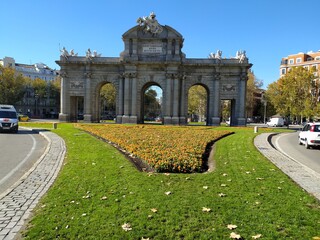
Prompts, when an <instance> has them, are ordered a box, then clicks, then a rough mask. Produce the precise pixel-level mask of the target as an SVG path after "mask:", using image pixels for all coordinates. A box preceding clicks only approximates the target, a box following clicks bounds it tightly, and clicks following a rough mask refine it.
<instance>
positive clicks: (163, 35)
mask: <svg viewBox="0 0 320 240" xmlns="http://www.w3.org/2000/svg"><path fill="white" fill-rule="evenodd" d="M148 18H149V17H146V18H143V19H142V18H139V19H138V21H139V20H141V22H140V23H138V25H137V26H135V27H133V28H131V29H129V30H128V31H127V32H125V33H124V34H123V35H122V40H123V42H124V48H125V49H124V51H123V52H122V53H121V54H120V59H121V60H122V61H126V62H130V61H144V62H159V61H160V62H163V61H181V60H182V59H183V58H185V54H183V53H182V47H183V41H184V39H183V37H182V35H181V34H180V33H179V32H178V31H176V30H175V29H173V28H172V27H170V26H167V25H165V26H163V25H160V24H158V22H157V21H156V20H154V21H155V22H154V23H153V24H151V25H150V24H149V25H148V23H147V21H148Z"/></svg>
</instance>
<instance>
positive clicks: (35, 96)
mask: <svg viewBox="0 0 320 240" xmlns="http://www.w3.org/2000/svg"><path fill="white" fill-rule="evenodd" d="M38 99H39V95H38V94H37V93H36V94H35V95H34V100H35V101H34V105H35V116H37V115H38V111H37V110H38V106H37V103H38Z"/></svg>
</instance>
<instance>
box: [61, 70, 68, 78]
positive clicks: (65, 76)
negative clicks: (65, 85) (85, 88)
mask: <svg viewBox="0 0 320 240" xmlns="http://www.w3.org/2000/svg"><path fill="white" fill-rule="evenodd" d="M60 76H61V77H63V78H67V77H68V73H67V72H66V71H61V72H60Z"/></svg>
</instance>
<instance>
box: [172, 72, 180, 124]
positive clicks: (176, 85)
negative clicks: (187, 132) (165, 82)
mask: <svg viewBox="0 0 320 240" xmlns="http://www.w3.org/2000/svg"><path fill="white" fill-rule="evenodd" d="M172 80H173V101H172V110H173V111H172V113H173V114H172V124H179V106H180V92H181V89H180V79H179V76H178V75H177V74H174V75H173V79H172Z"/></svg>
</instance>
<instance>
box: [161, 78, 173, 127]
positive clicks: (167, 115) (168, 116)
mask: <svg viewBox="0 0 320 240" xmlns="http://www.w3.org/2000/svg"><path fill="white" fill-rule="evenodd" d="M166 78H167V80H166V92H165V109H164V110H165V112H164V117H163V123H164V124H172V108H171V106H172V103H171V102H172V97H171V96H172V86H171V85H172V78H173V74H170V73H168V74H166Z"/></svg>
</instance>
